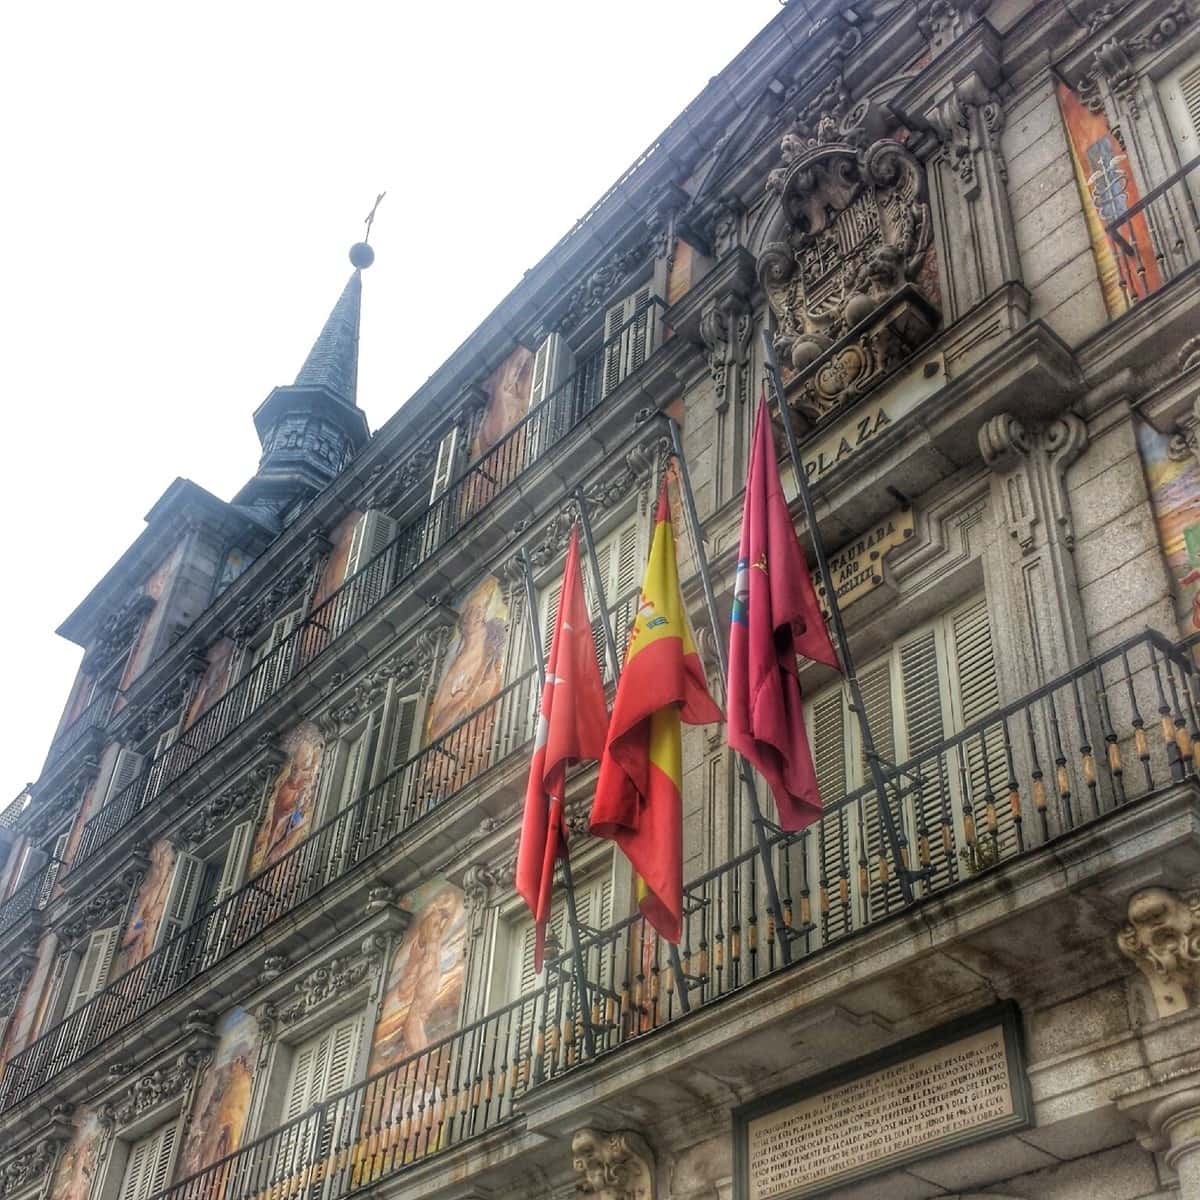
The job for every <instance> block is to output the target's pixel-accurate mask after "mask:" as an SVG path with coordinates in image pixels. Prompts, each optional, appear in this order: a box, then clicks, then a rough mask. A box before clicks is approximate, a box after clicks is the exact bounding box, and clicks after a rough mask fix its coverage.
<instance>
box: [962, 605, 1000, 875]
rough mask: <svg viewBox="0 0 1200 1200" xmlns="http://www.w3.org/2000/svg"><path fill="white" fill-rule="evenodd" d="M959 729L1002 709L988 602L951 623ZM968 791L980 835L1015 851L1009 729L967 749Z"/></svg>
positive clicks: (991, 732)
mask: <svg viewBox="0 0 1200 1200" xmlns="http://www.w3.org/2000/svg"><path fill="white" fill-rule="evenodd" d="M949 634H950V638H951V641H952V644H953V651H954V665H955V683H956V686H957V692H958V705H959V714H958V715H959V719H960V726H959V727H960V728H966V727H967V726H968V725H972V724H974V723H975V722H976V721H979V720H981V719H982V718H983V717H986V716H987V715H988V713H991V712H994V711H995V710H996V709H997V708H999V707H1000V687H999V683H998V681H997V679H996V659H995V655H994V653H993V650H992V631H991V624H990V622H989V620H988V609H987V602H986V601H985V600H982V599H981V600H977V601H975V602H974V603H973V604H970V605H967V606H966V607H964V608H961V609H959V610H958V611H957V612H955V613H954V614H953V616H952V617H951V620H950V629H949ZM963 752H964V757H965V760H966V768H967V770H966V774H967V787H968V790H969V793H970V799H971V805H972V809H973V812H974V817H975V825H976V829H977V831H978V832H979V833H987V834H992V835H994V836H995V837H996V839H997V841H998V843H999V849H1000V851H1001V853H1002V854H1005V853H1009V852H1011V851H1012V850H1014V849H1015V839H1016V832H1015V828H1014V824H1013V816H1012V810H1011V808H1010V806H1009V804H1008V798H1007V797H1008V774H1009V772H1008V764H1007V756H1006V754H1005V750H1004V729H1003V726H1002V725H1000V724H999V723H998V722H997V723H995V724H992V725H989V726H988V727H987V729H986V730H984V732H983V734H982V735H981V736H976V737H971V738H968V739H967V742H966V744H965V746H964V747H963Z"/></svg>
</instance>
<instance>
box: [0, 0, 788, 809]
mask: <svg viewBox="0 0 1200 1200" xmlns="http://www.w3.org/2000/svg"><path fill="white" fill-rule="evenodd" d="M778 11H779V0H607V2H606V3H605V4H603V5H600V4H583V3H580V2H579V0H574V2H564V0H509V2H508V3H504V4H501V3H495V2H494V0H493V2H490V3H489V2H486V0H465V2H462V3H459V4H449V3H414V2H413V0H407V2H403V3H400V2H395V0H394V2H393V3H390V4H389V3H382V2H374V3H368V2H362V3H359V2H352V0H340V2H338V3H332V2H329V0H327V2H326V3H323V4H314V3H298V2H296V0H290V2H288V3H282V2H277V0H271V2H265V0H254V2H247V0H242V2H241V3H237V4H233V3H225V2H218V3H208V4H204V5H196V4H193V5H182V4H164V3H162V2H161V0H158V2H157V3H144V4H141V3H139V4H134V3H129V2H126V0H110V2H108V3H104V4H95V3H90V2H89V3H84V2H83V0H74V2H71V3H59V4H10V5H7V6H5V9H4V15H3V17H2V18H0V106H2V111H3V112H4V113H5V126H6V128H5V138H4V160H3V161H4V171H3V174H4V178H5V183H4V187H3V189H2V190H0V272H2V283H0V339H2V345H3V362H4V365H3V372H2V376H0V378H2V379H3V384H2V386H3V389H4V405H3V418H2V419H3V430H4V436H5V438H6V443H7V445H6V449H7V453H6V454H5V455H4V460H3V461H4V469H3V471H2V472H0V489H2V490H0V506H2V507H0V512H3V513H4V523H5V542H6V546H5V558H6V564H5V565H6V568H7V569H6V571H5V575H6V578H7V586H6V587H5V588H4V589H3V596H4V599H3V605H4V609H3V621H0V663H2V664H3V681H2V683H0V736H2V737H3V739H4V741H3V749H2V752H0V808H2V807H3V806H4V804H6V803H7V801H8V799H9V798H10V797H11V796H13V795H15V794H16V793H17V792H18V791H19V790H20V788H21V787H22V786H23V784H24V783H25V782H26V781H27V780H32V779H35V778H36V776H37V774H38V771H39V770H40V768H41V763H42V759H43V757H44V755H45V751H46V747H47V745H48V744H49V740H50V735H51V733H52V732H53V729H54V726H55V723H56V722H57V720H58V717H59V714H60V712H61V710H62V706H63V703H64V701H65V699H66V694H67V691H68V689H69V687H70V684H71V680H72V679H73V677H74V674H75V671H76V668H77V666H78V663H79V658H80V654H81V651H80V650H79V649H78V648H77V647H74V646H72V645H70V644H69V643H67V642H65V641H63V640H62V639H61V638H58V637H57V636H56V635H55V634H54V628H55V627H56V626H57V625H58V623H59V622H60V621H61V620H62V619H63V618H64V617H65V616H66V615H67V614H68V613H69V612H70V611H71V610H72V609H73V608H74V607H75V605H76V604H77V603H78V602H79V601H80V600H81V599H82V598H83V597H84V596H85V595H86V594H87V592H88V591H89V589H90V588H91V587H92V585H93V584H94V583H95V582H96V581H97V580H98V579H99V578H100V576H101V575H102V574H103V573H104V571H105V570H106V569H107V568H108V567H109V566H110V565H111V564H112V562H113V561H114V560H115V559H116V558H117V556H118V555H119V554H120V553H121V552H122V551H123V550H124V549H125V547H126V546H128V544H129V543H130V542H131V541H132V540H133V539H134V538H135V537H136V536H137V534H138V533H139V532H140V530H141V529H142V527H143V520H142V519H143V517H144V515H145V513H146V512H147V511H148V510H149V508H150V506H151V505H152V504H153V503H154V501H155V500H156V499H157V498H158V496H159V495H160V494H161V493H162V491H163V490H164V489H165V488H166V486H167V485H168V484H169V483H170V482H171V480H172V479H174V478H175V477H176V476H177V475H182V476H185V477H187V478H189V479H192V480H194V481H195V482H197V483H199V484H200V485H202V486H203V487H206V488H208V489H209V490H210V491H212V492H215V493H216V494H217V495H218V496H221V497H223V498H225V499H228V498H229V497H231V496H232V495H233V493H234V492H235V491H236V490H237V488H238V487H239V486H240V485H241V484H242V483H243V482H244V481H245V479H246V478H247V477H248V476H250V475H251V474H252V473H253V471H254V467H255V464H256V462H257V458H258V442H257V439H256V438H255V436H254V429H253V425H252V423H251V419H250V415H251V413H252V412H253V410H254V408H255V407H256V406H257V405H258V404H259V403H260V402H261V401H262V400H263V399H264V398H265V397H266V395H267V393H268V392H269V391H270V389H271V388H272V387H273V386H275V385H277V384H282V383H289V382H291V380H292V378H293V376H294V375H295V373H296V371H297V369H298V368H299V366H300V364H301V362H302V361H303V359H304V356H305V354H306V353H307V351H308V348H309V346H310V344H311V342H312V340H313V338H314V337H315V336H316V334H317V332H318V330H319V328H320V326H321V323H322V322H323V320H324V318H325V316H326V314H327V313H328V311H329V309H330V308H331V307H332V305H333V302H334V301H335V300H336V298H337V296H338V294H339V292H340V290H341V288H342V286H343V284H344V283H345V280H346V278H347V277H348V274H349V271H350V266H349V264H348V262H347V259H346V251H347V249H348V248H349V246H350V244H351V242H353V241H356V240H357V239H358V238H359V237H360V236H361V233H362V225H361V222H362V218H363V217H364V216H365V215H366V212H367V210H368V209H369V208H370V206H371V202H372V201H373V199H374V197H375V194H376V193H377V192H379V191H382V190H385V189H386V191H387V199H386V200H385V201H384V203H383V205H382V206H381V208H380V212H379V218H378V223H377V225H376V226H375V231H374V233H373V234H372V238H371V241H372V244H373V245H374V246H375V248H376V251H377V255H378V257H377V260H376V263H375V265H374V267H372V268H371V270H370V271H369V272H367V273H366V275H365V276H364V301H363V305H364V314H363V326H362V340H361V357H360V371H359V403H360V405H361V406H362V407H363V409H365V411H366V413H367V416H368V418H369V419H370V422H371V427H372V428H373V429H374V428H378V426H379V425H381V424H382V423H383V422H384V421H385V420H386V419H387V418H388V417H389V416H390V415H391V414H392V413H393V412H395V410H396V409H397V408H398V407H399V406H400V405H401V404H402V403H403V402H404V400H405V398H406V397H407V396H409V395H410V394H411V393H412V391H413V390H414V389H415V388H416V387H417V386H418V385H419V384H420V383H421V382H422V381H423V380H424V379H425V378H426V377H427V376H429V375H430V374H431V373H432V372H433V371H434V369H435V368H436V367H437V366H438V365H439V364H440V363H441V362H442V361H443V360H444V358H445V357H446V355H447V354H449V353H450V352H451V351H452V350H453V349H454V348H455V347H456V346H457V345H458V343H459V342H460V341H461V340H462V339H463V338H464V337H465V336H466V335H467V334H468V333H469V332H470V331H471V329H473V328H474V327H475V325H476V324H478V322H479V321H480V320H481V319H482V317H483V316H484V315H486V313H487V312H488V311H489V310H490V309H491V308H492V307H494V305H495V304H496V303H497V302H498V301H499V300H500V299H501V298H502V297H503V296H504V294H505V293H506V292H507V291H508V290H509V289H510V288H511V287H512V286H513V285H514V284H515V283H516V282H517V280H518V279H519V278H520V276H521V273H522V272H523V271H524V270H526V269H527V268H529V267H531V266H532V265H533V264H534V263H535V262H536V261H537V260H538V259H539V258H540V257H541V256H542V255H543V254H544V253H545V252H546V251H547V250H548V249H549V248H550V246H551V245H553V243H554V242H555V241H557V240H558V238H559V237H560V236H561V235H562V234H563V233H565V232H566V231H567V229H568V228H569V227H570V226H571V224H572V223H573V222H574V221H575V219H576V218H577V217H579V216H581V215H582V214H583V213H584V212H585V211H586V210H587V209H588V208H589V207H590V205H591V203H592V202H593V201H594V200H595V199H597V198H598V197H599V195H600V194H601V192H603V191H604V189H605V188H606V187H607V186H608V184H610V183H611V182H612V181H613V180H614V179H615V178H616V177H617V176H618V175H619V174H620V173H621V171H622V170H623V169H624V168H625V167H626V166H627V165H628V164H629V163H631V162H632V161H633V160H634V158H635V157H636V156H637V155H638V154H639V153H640V151H641V150H642V149H644V148H645V146H646V145H648V144H649V143H650V142H651V141H652V140H653V138H654V137H655V135H656V134H657V133H658V132H659V131H660V130H662V129H663V128H664V127H665V126H666V125H667V124H668V123H669V121H670V120H671V119H672V118H673V117H674V116H675V115H676V114H677V113H678V111H679V110H680V109H681V108H682V107H683V106H684V105H685V104H686V103H687V101H689V100H690V99H691V98H692V97H693V96H694V95H695V94H696V93H697V92H698V91H699V90H700V89H701V88H702V87H703V86H704V84H705V82H706V81H707V80H708V79H709V78H710V77H711V76H712V75H714V74H715V73H716V72H717V71H719V70H720V69H721V67H723V66H724V65H725V63H726V62H728V61H729V59H731V58H732V57H733V56H734V54H735V53H736V52H737V51H738V50H740V49H741V48H742V46H744V45H745V44H746V42H748V41H749V40H750V38H751V37H752V36H753V35H754V34H755V33H756V32H757V31H758V30H759V29H760V28H761V27H762V26H763V25H765V24H766V23H767V22H768V21H769V20H770V19H771V18H772V17H773V16H774V15H775V14H776V13H777V12H778Z"/></svg>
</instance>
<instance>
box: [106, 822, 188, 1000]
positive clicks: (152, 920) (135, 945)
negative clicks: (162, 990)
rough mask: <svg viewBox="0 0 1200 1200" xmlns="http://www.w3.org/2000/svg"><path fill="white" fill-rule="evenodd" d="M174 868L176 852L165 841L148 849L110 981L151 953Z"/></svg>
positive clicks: (165, 905) (159, 841) (162, 839)
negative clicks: (143, 870) (146, 860)
mask: <svg viewBox="0 0 1200 1200" xmlns="http://www.w3.org/2000/svg"><path fill="white" fill-rule="evenodd" d="M174 868H175V848H174V847H173V846H172V845H171V843H170V842H169V841H167V839H166V838H159V840H158V841H157V842H155V843H154V845H153V846H151V847H150V866H149V869H148V870H147V871H146V878H145V879H144V880H143V881H142V886H141V887H140V888H138V894H137V898H136V899H135V900H134V902H133V911H132V912H131V913H130V916H129V922H128V924H127V925H126V926H125V932H124V934H122V936H121V946H120V950H119V956H118V958H117V962H116V964H115V967H116V969H115V970H114V971H113V973H112V974H113V978H115V977H116V976H117V975H119V974H122V973H124V972H125V971H128V970H130V969H131V968H132V967H136V966H137V964H138V963H140V962H141V961H142V959H143V958H145V957H146V955H147V954H149V953H150V951H151V950H153V949H154V943H155V942H156V941H157V940H158V930H159V927H160V926H161V925H162V919H163V915H164V914H165V912H166V910H167V894H168V893H169V892H170V890H171V875H172V872H173V871H174Z"/></svg>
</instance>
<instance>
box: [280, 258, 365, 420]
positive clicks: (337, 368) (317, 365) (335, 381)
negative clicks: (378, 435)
mask: <svg viewBox="0 0 1200 1200" xmlns="http://www.w3.org/2000/svg"><path fill="white" fill-rule="evenodd" d="M361 308H362V275H361V273H360V272H359V271H355V272H354V274H353V275H351V276H350V281H349V282H348V283H347V284H346V287H345V289H344V290H343V291H342V294H341V297H340V298H339V299H338V302H337V303H336V304H335V305H334V306H333V311H332V312H331V313H330V314H329V319H328V320H327V321H326V322H325V327H324V328H323V329H322V330H321V333H320V335H319V336H318V337H317V340H316V341H315V342H314V343H313V348H312V349H311V350H310V351H309V352H308V357H307V358H306V359H305V360H304V366H302V367H301V368H300V374H299V375H297V376H296V386H297V387H325V388H328V389H329V390H330V391H331V392H333V393H334V395H336V396H338V397H339V398H340V399H342V400H345V401H346V403H347V404H354V403H355V397H356V394H357V385H358V318H359V312H360V310H361Z"/></svg>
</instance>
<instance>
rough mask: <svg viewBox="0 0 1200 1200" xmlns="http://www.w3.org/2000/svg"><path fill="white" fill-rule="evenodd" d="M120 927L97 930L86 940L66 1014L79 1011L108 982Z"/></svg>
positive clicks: (113, 926)
mask: <svg viewBox="0 0 1200 1200" xmlns="http://www.w3.org/2000/svg"><path fill="white" fill-rule="evenodd" d="M119 933H120V927H119V926H117V925H112V926H110V927H109V928H107V929H97V930H95V931H94V932H93V933H92V935H91V936H90V937H89V938H88V941H87V946H86V947H85V948H84V951H83V954H82V955H81V956H80V959H79V967H78V969H77V970H76V972H75V982H74V984H73V985H72V987H71V997H70V999H69V1000H68V1001H67V1008H66V1012H67V1013H68V1014H69V1013H73V1012H76V1011H77V1010H78V1009H81V1008H82V1007H83V1006H84V1005H85V1004H87V1003H88V1001H89V1000H91V999H93V998H94V997H95V996H96V995H98V994H99V993H100V992H101V991H103V990H104V985H105V984H106V983H107V982H108V972H109V968H110V967H111V966H112V961H113V954H114V953H115V951H116V948H117V935H118V934H119Z"/></svg>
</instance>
